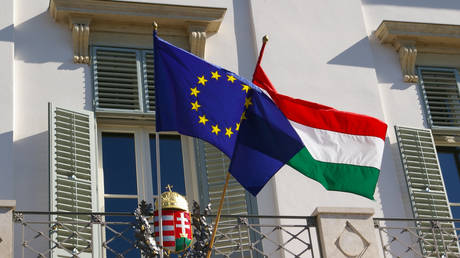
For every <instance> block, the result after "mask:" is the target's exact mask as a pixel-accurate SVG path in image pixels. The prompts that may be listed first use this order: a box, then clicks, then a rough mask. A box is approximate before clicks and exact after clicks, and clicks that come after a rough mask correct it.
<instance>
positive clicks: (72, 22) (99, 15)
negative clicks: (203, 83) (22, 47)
mask: <svg viewBox="0 0 460 258" xmlns="http://www.w3.org/2000/svg"><path fill="white" fill-rule="evenodd" d="M226 10H227V9H226V8H216V7H201V6H200V7H198V6H183V5H168V4H154V3H139V2H124V1H116V0H78V1H75V0H50V5H49V12H50V14H51V16H52V17H53V19H54V20H55V21H56V22H58V23H64V24H67V25H68V26H69V28H70V30H71V31H72V38H73V44H74V62H76V63H89V60H90V58H89V56H88V44H89V42H92V37H93V36H94V35H98V34H99V35H102V34H104V35H107V34H110V33H112V34H117V33H118V35H120V33H122V35H123V34H129V35H132V36H133V37H134V36H136V37H139V36H140V37H143V38H150V39H151V35H152V29H153V28H152V23H153V21H156V22H157V23H158V24H159V27H160V29H159V34H160V35H175V36H184V37H188V38H189V43H190V48H191V49H192V52H193V53H195V54H196V55H198V56H201V57H203V56H204V48H205V42H206V37H207V35H211V34H214V33H217V31H218V30H219V28H220V24H221V23H222V20H223V18H224V15H225V12H226ZM92 35H93V36H92Z"/></svg>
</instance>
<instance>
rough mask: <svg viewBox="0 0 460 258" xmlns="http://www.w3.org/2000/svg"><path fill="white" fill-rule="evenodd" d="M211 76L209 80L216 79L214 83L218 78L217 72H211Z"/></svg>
mask: <svg viewBox="0 0 460 258" xmlns="http://www.w3.org/2000/svg"><path fill="white" fill-rule="evenodd" d="M211 74H212V76H211V78H213V79H216V81H217V80H219V77H220V74H219V71H215V72H211Z"/></svg>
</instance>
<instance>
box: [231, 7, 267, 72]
mask: <svg viewBox="0 0 460 258" xmlns="http://www.w3.org/2000/svg"><path fill="white" fill-rule="evenodd" d="M233 23H234V26H235V37H236V50H237V55H238V73H239V75H241V76H243V77H244V78H247V79H248V80H252V73H253V72H254V67H255V64H256V62H257V55H256V52H257V51H256V50H255V44H254V31H253V26H252V20H251V13H250V9H249V1H239V0H233ZM261 40H262V39H261Z"/></svg>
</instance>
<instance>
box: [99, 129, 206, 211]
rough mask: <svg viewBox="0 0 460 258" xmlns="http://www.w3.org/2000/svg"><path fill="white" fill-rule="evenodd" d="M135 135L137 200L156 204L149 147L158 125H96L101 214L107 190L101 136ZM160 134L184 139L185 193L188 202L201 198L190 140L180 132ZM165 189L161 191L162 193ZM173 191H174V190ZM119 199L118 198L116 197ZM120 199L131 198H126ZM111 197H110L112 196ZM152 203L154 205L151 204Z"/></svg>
mask: <svg viewBox="0 0 460 258" xmlns="http://www.w3.org/2000/svg"><path fill="white" fill-rule="evenodd" d="M105 132H108V133H132V134H133V135H134V148H135V157H136V183H137V199H138V202H140V201H141V200H145V201H146V202H148V203H151V202H153V200H154V198H156V197H157V196H156V195H154V194H153V191H154V189H155V188H156V187H157V186H156V185H155V186H154V185H153V178H152V167H151V160H150V146H149V136H150V135H155V134H156V133H157V132H156V131H155V125H142V124H141V125H139V124H133V125H129V124H104V123H98V124H97V143H98V144H97V160H98V162H97V176H96V178H97V179H96V180H97V188H98V189H99V191H98V194H97V199H98V204H99V205H98V206H97V209H98V210H99V211H104V210H105V207H104V200H105V198H106V194H105V189H104V169H103V159H102V133H105ZM159 134H160V136H161V135H179V136H180V139H181V148H182V162H183V166H184V183H185V190H186V198H187V200H192V199H195V200H197V201H198V199H196V198H195V193H196V192H197V189H198V187H197V180H193V179H192V178H196V177H197V176H196V170H195V169H193V166H192V165H191V163H193V159H194V157H195V153H194V152H193V150H192V151H191V149H190V148H189V141H190V139H188V138H190V137H187V136H184V135H180V134H179V133H177V132H160V133H159ZM160 155H161V153H160ZM163 190H164V189H162V191H163ZM173 190H174V189H173ZM114 197H117V196H114ZM119 197H120V198H129V197H127V196H126V197H125V196H123V195H120V196H119ZM109 198H110V197H109ZM152 204H153V203H152Z"/></svg>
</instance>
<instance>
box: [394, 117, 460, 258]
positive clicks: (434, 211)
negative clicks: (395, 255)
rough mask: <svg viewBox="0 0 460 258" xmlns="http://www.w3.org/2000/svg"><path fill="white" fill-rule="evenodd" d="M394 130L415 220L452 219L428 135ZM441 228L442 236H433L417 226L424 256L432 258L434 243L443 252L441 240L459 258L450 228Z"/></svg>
mask: <svg viewBox="0 0 460 258" xmlns="http://www.w3.org/2000/svg"><path fill="white" fill-rule="evenodd" d="M395 130H396V135H397V138H398V144H399V149H400V152H401V159H402V163H403V168H404V172H405V175H406V182H407V186H408V189H409V195H410V199H411V204H412V210H413V212H414V217H415V218H442V219H451V218H452V215H451V212H450V208H449V203H448V201H447V195H446V191H445V188H444V182H443V178H442V174H441V170H440V167H439V162H438V157H437V154H436V147H435V145H434V141H433V136H432V134H431V131H430V130H427V129H415V128H407V127H398V126H396V127H395ZM441 226H442V228H443V229H444V230H443V231H442V232H443V233H439V232H438V233H435V234H433V231H432V230H431V222H429V221H426V222H421V223H419V224H418V228H419V230H418V232H417V233H418V234H419V236H421V237H423V239H424V240H423V241H421V242H420V243H421V247H422V250H423V252H424V255H426V256H432V255H433V253H432V252H434V251H435V245H434V243H435V239H436V241H437V243H438V248H439V249H438V250H440V251H442V252H444V250H445V248H444V247H443V245H442V240H441V239H444V243H449V245H448V246H447V251H448V252H449V253H450V254H452V255H454V256H455V255H458V254H459V253H458V246H457V240H456V239H457V238H456V235H455V230H454V227H453V224H452V223H447V222H445V223H441ZM454 256H453V257H454ZM448 257H451V256H448Z"/></svg>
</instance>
